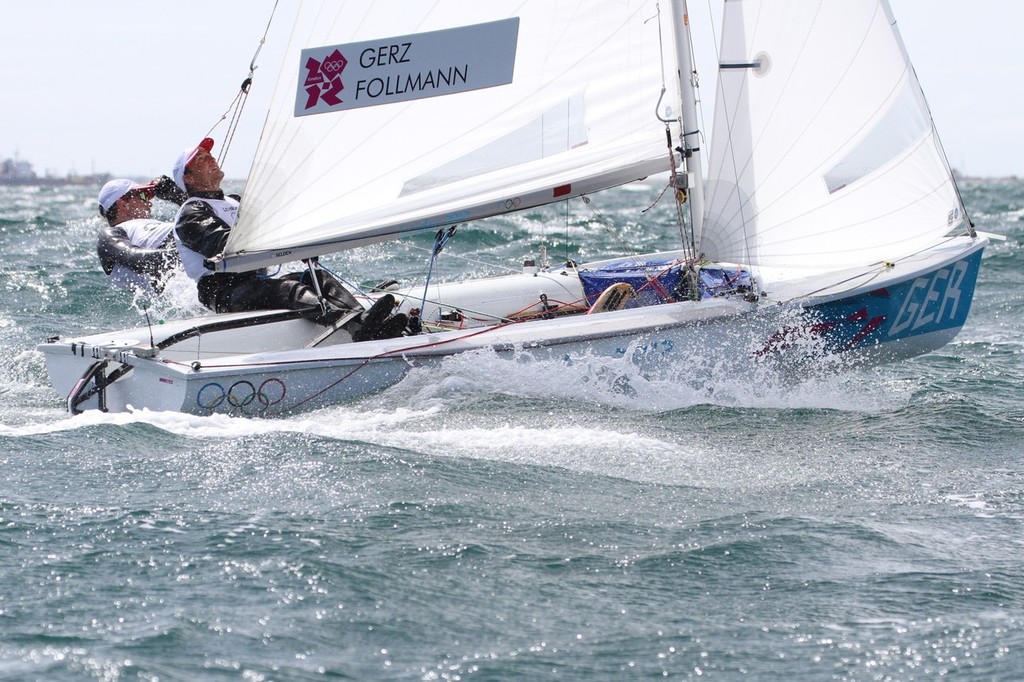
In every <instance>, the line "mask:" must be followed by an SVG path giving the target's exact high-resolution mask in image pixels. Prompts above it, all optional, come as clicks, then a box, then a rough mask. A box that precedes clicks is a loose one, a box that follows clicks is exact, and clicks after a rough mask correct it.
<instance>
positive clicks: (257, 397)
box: [196, 377, 288, 413]
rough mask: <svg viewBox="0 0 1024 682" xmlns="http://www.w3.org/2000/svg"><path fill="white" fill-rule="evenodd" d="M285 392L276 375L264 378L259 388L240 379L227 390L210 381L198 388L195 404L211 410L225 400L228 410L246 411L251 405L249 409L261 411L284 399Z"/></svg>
mask: <svg viewBox="0 0 1024 682" xmlns="http://www.w3.org/2000/svg"><path fill="white" fill-rule="evenodd" d="M287 392H288V391H287V389H286V388H285V385H284V382H283V381H281V380H280V379H278V378H277V377H271V378H269V379H266V380H265V381H264V382H263V383H262V384H260V385H259V388H256V387H255V386H254V385H253V384H252V382H251V381H246V380H245V379H240V380H238V381H236V382H235V383H233V384H231V387H230V388H228V389H227V390H225V389H224V387H223V386H222V385H221V384H218V383H217V382H216V381H211V382H210V383H208V384H205V385H204V386H203V387H202V388H200V389H199V393H198V394H197V395H196V404H197V405H199V407H201V408H203V409H204V410H210V411H211V412H212V411H214V410H216V409H217V408H218V407H220V406H221V405H223V404H224V402H225V401H227V403H228V406H229V408H228V410H229V411H234V410H238V411H240V412H242V413H246V412H249V411H250V406H252V407H251V411H254V412H263V411H265V410H266V409H267V408H268V407H270V406H271V405H277V404H278V403H279V402H281V401H282V400H284V396H285V394H286V393H287Z"/></svg>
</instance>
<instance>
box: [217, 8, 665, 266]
mask: <svg viewBox="0 0 1024 682" xmlns="http://www.w3.org/2000/svg"><path fill="white" fill-rule="evenodd" d="M668 21H669V19H668V17H667V16H666V17H662V16H660V15H659V9H658V4H657V3H656V2H654V1H653V0H620V1H613V2H586V3H580V2H578V1H576V0H573V1H571V2H566V1H562V0H525V1H523V2H516V3H505V2H502V3H498V2H478V1H466V2H454V1H446V2H443V3H408V2H403V1H401V0H373V1H372V2H369V1H359V2H344V3H339V2H334V1H330V0H328V1H323V2H304V3H303V4H302V7H301V9H300V10H299V12H298V16H297V20H296V25H295V29H294V31H293V34H292V39H291V44H290V45H289V47H288V51H287V55H286V61H285V65H284V67H283V69H282V74H281V76H280V79H279V81H278V83H277V86H276V88H275V94H274V97H273V103H272V105H271V110H270V112H269V114H268V118H267V122H266V125H265V128H264V132H263V135H262V137H261V140H260V144H259V147H258V149H257V152H256V157H255V160H254V162H253V167H252V169H251V172H250V175H249V178H248V181H247V184H246V187H245V192H244V198H243V210H242V211H241V215H240V219H239V223H238V224H237V225H236V226H235V228H234V229H233V230H232V233H231V237H230V239H229V241H228V244H227V246H226V252H225V255H224V258H223V259H222V261H221V263H220V265H219V266H218V269H226V270H248V269H252V268H254V267H258V266H261V265H266V264H270V263H274V262H283V261H288V260H295V259H296V258H301V257H309V256H315V255H320V254H323V253H328V252H332V251H337V250H341V249H346V248H352V247H356V246H360V245H364V244H369V243H374V242H379V241H383V240H388V239H395V238H397V237H399V236H401V235H403V234H406V233H409V232H412V231H416V230H423V229H431V228H436V227H437V226H440V225H446V224H453V223H458V222H463V221H465V220H470V219H473V218H478V217H483V216H487V215H495V214H499V213H504V212H508V211H511V210H519V209H522V208H527V207H529V206H534V205H540V204H544V203H550V202H552V201H558V200H562V199H564V198H567V197H570V196H577V195H579V194H583V193H587V192H592V191H595V190H598V189H603V188H606V187H610V186H614V185H617V184H622V183H625V182H629V181H632V180H635V179H638V178H642V177H645V176H647V175H650V174H652V173H657V172H661V171H665V170H667V169H668V168H669V167H670V165H671V162H670V152H669V148H668V145H667V143H666V135H665V124H664V123H662V122H661V121H659V119H658V117H659V115H660V116H664V117H666V118H672V117H675V116H678V111H677V110H676V111H671V110H668V109H666V106H667V105H668V106H671V105H675V104H676V103H677V102H678V101H679V96H678V85H677V78H676V76H675V66H674V56H673V55H674V44H673V43H672V40H673V38H672V31H671V30H669V29H667V28H665V25H666V24H667V22H668ZM666 87H667V88H668V91H667V93H666V94H665V95H664V97H662V93H663V88H666ZM659 102H662V103H663V104H662V107H663V108H662V110H661V111H658V106H659ZM674 134H675V135H676V136H677V135H678V126H674ZM675 140H676V143H678V138H677V137H676V138H675Z"/></svg>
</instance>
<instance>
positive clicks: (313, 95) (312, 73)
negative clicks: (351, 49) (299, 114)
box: [303, 50, 348, 110]
mask: <svg viewBox="0 0 1024 682" xmlns="http://www.w3.org/2000/svg"><path fill="white" fill-rule="evenodd" d="M346 66H348V60H347V59H345V55H343V54H342V53H341V52H339V51H338V50H334V51H333V52H331V53H330V54H328V55H327V57H326V58H325V59H323V60H322V61H321V60H318V59H315V58H314V57H312V56H311V57H308V58H307V59H306V62H305V68H306V80H305V83H304V86H305V90H306V106H305V107H303V109H307V110H308V109H311V108H313V107H315V106H316V105H317V104H318V103H320V102H324V103H325V104H326V105H328V106H337V105H338V104H341V98H340V97H338V95H340V94H341V91H342V90H344V89H345V86H344V84H343V83H342V82H341V72H342V71H344V70H345V67H346Z"/></svg>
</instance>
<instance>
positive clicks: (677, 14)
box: [672, 0, 704, 255]
mask: <svg viewBox="0 0 1024 682" xmlns="http://www.w3.org/2000/svg"><path fill="white" fill-rule="evenodd" d="M689 25H690V19H689V14H688V12H687V9H686V0H672V30H673V31H674V32H675V38H676V40H675V44H676V68H677V72H676V76H677V77H678V78H679V92H680V93H681V98H682V108H683V111H682V118H683V140H682V148H683V161H684V163H685V164H686V170H687V173H688V174H689V175H690V178H689V179H690V186H689V188H688V189H687V195H688V197H689V199H688V203H689V205H690V221H691V225H692V226H693V240H694V242H695V244H697V245H698V247H699V244H700V237H701V233H702V232H703V229H704V171H703V168H702V167H701V161H700V127H699V126H698V124H697V93H696V86H695V85H694V69H693V58H692V57H691V49H690V30H689V29H690V26H689ZM694 255H700V254H699V253H697V254H694Z"/></svg>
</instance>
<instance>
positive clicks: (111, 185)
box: [99, 178, 153, 213]
mask: <svg viewBox="0 0 1024 682" xmlns="http://www.w3.org/2000/svg"><path fill="white" fill-rule="evenodd" d="M133 189H142V190H146V192H147V193H148V194H149V197H150V198H151V199H152V198H153V185H152V183H150V184H148V185H140V184H139V183H137V182H132V181H131V180H126V179H125V178H118V179H117V180H111V181H110V182H108V183H107V184H105V185H103V188H102V189H100V197H99V199H100V207H101V208H103V212H104V213H106V212H107V211H109V210H110V207H111V206H113V205H114V204H116V203H117V200H118V199H120V198H121V197H123V196H124V195H125V194H128V192H131V191H132V190H133Z"/></svg>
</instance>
